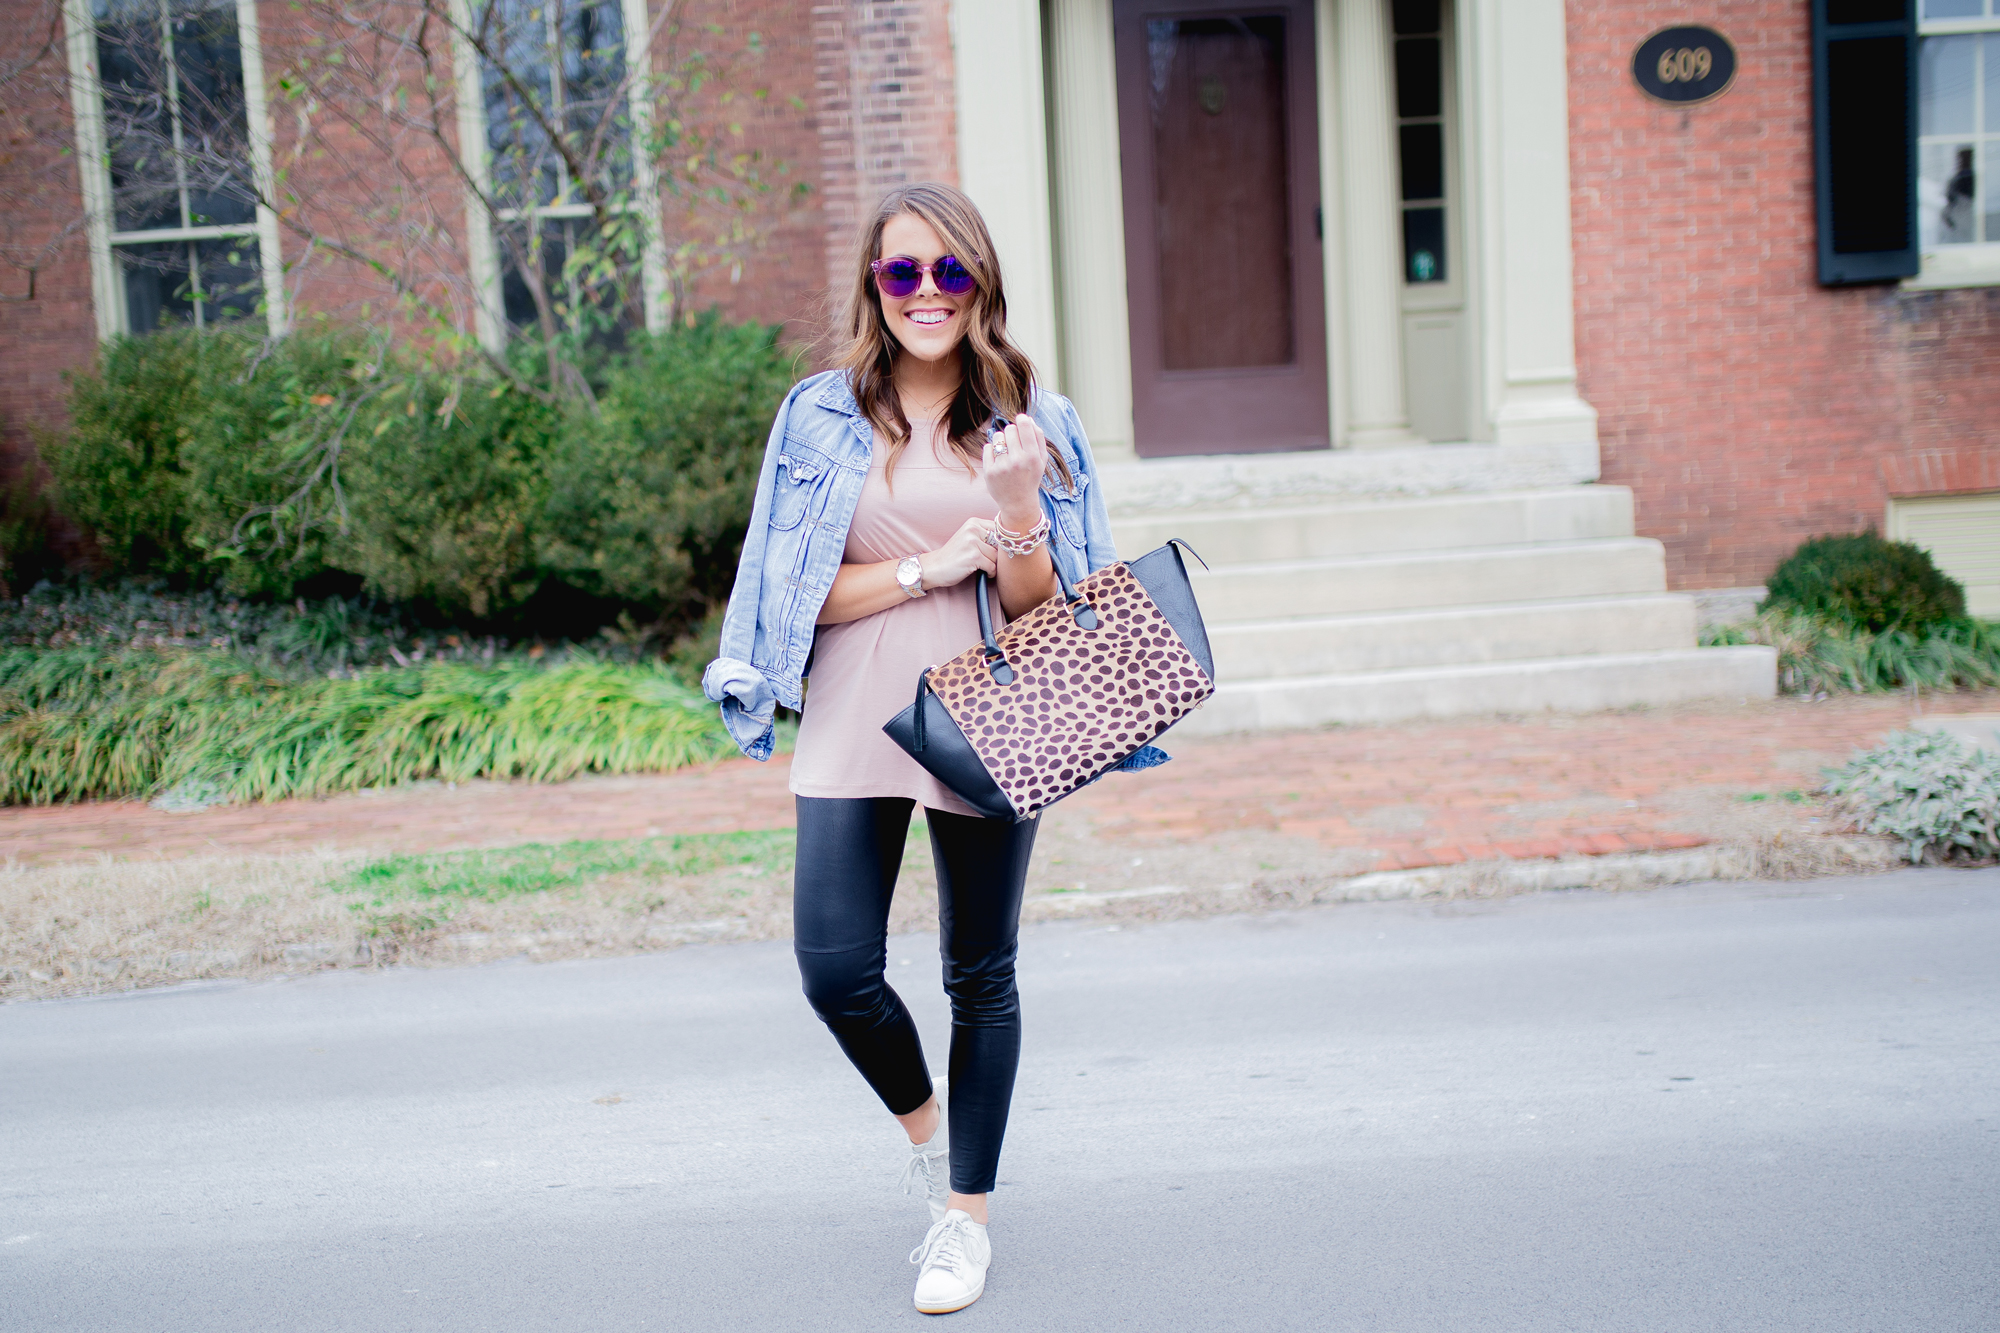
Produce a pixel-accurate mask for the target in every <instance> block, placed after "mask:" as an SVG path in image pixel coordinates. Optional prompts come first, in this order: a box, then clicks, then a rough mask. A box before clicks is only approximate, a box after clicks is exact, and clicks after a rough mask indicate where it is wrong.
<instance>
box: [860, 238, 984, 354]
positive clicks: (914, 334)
mask: <svg viewBox="0 0 2000 1333" xmlns="http://www.w3.org/2000/svg"><path fill="white" fill-rule="evenodd" d="M947 253H949V251H948V250H947V249H946V248H945V243H944V238H943V237H941V236H939V235H938V234H937V231H936V229H934V228H933V227H932V226H931V224H930V223H928V222H926V221H924V220H923V219H922V218H920V217H918V216H916V215H915V214H914V213H898V214H896V215H895V216H894V217H892V218H890V219H889V220H888V221H887V222H886V223H884V224H883V226H882V250H881V253H880V254H878V255H876V256H875V257H876V258H877V259H893V258H895V257H896V256H898V255H907V256H909V257H910V258H911V259H914V260H916V261H917V262H918V263H919V264H934V263H936V262H937V261H938V260H939V259H942V258H943V257H944V256H945V255H946V254H947ZM978 294H979V292H978V289H977V288H974V289H973V290H972V291H969V292H967V293H966V294H965V295H964V296H947V295H945V294H944V293H943V292H941V291H939V290H938V288H937V280H936V279H935V278H934V277H932V276H931V275H930V274H928V273H926V274H925V275H924V284H923V286H921V287H919V288H917V290H916V291H915V292H914V293H913V294H912V295H909V296H906V297H903V298H902V299H901V300H898V299H896V298H895V297H892V296H890V295H888V294H887V293H885V292H884V291H883V290H882V289H881V287H880V286H877V287H876V289H875V299H876V300H878V301H880V302H881V303H882V321H883V323H884V324H885V325H887V326H888V330H889V334H890V336H891V337H893V338H894V339H895V340H896V341H897V342H899V343H901V344H902V346H903V350H904V351H905V352H908V353H909V354H910V355H911V356H913V357H916V358H917V359H918V360H919V361H941V360H943V359H944V358H945V357H946V356H948V355H949V354H950V353H951V352H952V351H953V350H954V349H955V348H957V346H958V342H959V339H961V338H963V337H964V336H965V324H966V321H967V320H968V319H970V318H971V312H972V303H973V301H974V300H975V299H976V298H977V297H978Z"/></svg>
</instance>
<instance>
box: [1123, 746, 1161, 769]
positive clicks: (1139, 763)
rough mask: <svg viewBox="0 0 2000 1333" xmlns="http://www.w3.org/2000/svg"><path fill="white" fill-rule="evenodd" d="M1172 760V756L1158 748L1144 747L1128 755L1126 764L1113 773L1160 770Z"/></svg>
mask: <svg viewBox="0 0 2000 1333" xmlns="http://www.w3.org/2000/svg"><path fill="white" fill-rule="evenodd" d="M1172 759H1173V756H1172V755H1170V754H1168V753H1167V752H1166V751H1165V750H1162V749H1160V748H1159V747H1158V746H1155V745H1142V746H1140V747H1139V748H1138V749H1136V750H1134V751H1132V753H1131V754H1129V755H1127V756H1126V757H1125V760H1124V762H1123V763H1120V764H1118V765H1117V766H1116V767H1114V768H1113V769H1112V770H1111V771H1112V772H1113V773H1139V772H1143V771H1144V770H1146V769H1149V768H1158V767H1159V766H1160V765H1161V764H1164V763H1167V762H1169V761H1170V760H1172Z"/></svg>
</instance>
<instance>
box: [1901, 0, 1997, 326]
mask: <svg viewBox="0 0 2000 1333" xmlns="http://www.w3.org/2000/svg"><path fill="white" fill-rule="evenodd" d="M1917 5H1918V10H1917V12H1918V15H1919V17H1918V21H1917V42H1918V48H1917V49H1918V52H1919V56H1918V58H1919V60H1921V59H1922V55H1921V52H1922V50H1923V47H1922V43H1923V41H1924V39H1925V38H1929V37H1956V36H1970V35H1973V34H1978V33H1992V34H1993V35H1994V36H1996V37H2000V3H1992V2H1991V0H1989V3H1988V4H1987V6H1986V7H1987V8H1988V9H1990V10H1993V11H1994V12H1993V13H1992V14H1990V15H1988V16H1987V17H1984V18H1960V19H1926V18H1923V17H1922V13H1923V8H1922V6H1923V0H1917ZM1982 95H1983V90H1981V89H1979V88H1977V87H1975V91H1974V97H1975V99H1977V98H1979V97H1980V96H1982ZM1974 104H1975V106H1977V101H1976V100H1975V103H1974ZM1981 123H1983V118H1981V119H1979V120H1976V121H1975V127H1974V130H1973V137H1974V138H1975V140H1981V141H1983V140H1985V139H1988V138H1990V137H1992V132H1990V131H1987V130H1984V129H1980V128H1978V125H1979V124H1981ZM1917 128H1918V131H1919V133H1918V135H1917V138H1916V141H1915V142H1916V151H1917V154H1918V158H1919V160H1920V161H1921V159H1922V154H1923V151H1924V144H1925V142H1926V140H1937V141H1942V140H1945V139H1952V140H1962V139H1964V138H1965V136H1964V135H1957V134H1952V135H1925V134H1923V133H1922V132H1921V131H1922V125H1921V124H1919V126H1918V127H1917ZM1977 170H1978V171H1979V172H1980V174H1981V175H1982V176H1984V175H1985V174H1986V170H1987V162H1986V154H1985V153H1984V151H1983V150H1982V153H1981V157H1980V160H1979V162H1978V166H1977ZM1986 188H1987V189H1988V190H1989V191H1991V190H1996V189H2000V181H1990V182H1987V186H1986ZM1902 286H1903V289H1904V290H1905V291H1938V290H1943V289H1946V288H1951V287H1992V286H2000V240H1989V241H1978V242H1972V243H1968V244H1963V245H1938V246H1930V247H1927V248H1926V249H1925V250H1924V251H1923V269H1922V271H1921V272H1919V273H1918V274H1917V276H1915V277H1914V278H1905V279H1904V280H1903V283H1902Z"/></svg>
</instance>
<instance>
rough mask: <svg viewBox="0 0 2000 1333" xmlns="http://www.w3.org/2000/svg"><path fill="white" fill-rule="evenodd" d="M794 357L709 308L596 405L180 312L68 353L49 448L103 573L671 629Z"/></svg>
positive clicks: (734, 535) (627, 359)
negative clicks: (93, 352) (58, 427)
mask: <svg viewBox="0 0 2000 1333" xmlns="http://www.w3.org/2000/svg"><path fill="white" fill-rule="evenodd" d="M524 354H525V353H524ZM792 381H793V368H792V362H791V358H790V357H788V356H787V355H786V354H785V353H784V352H783V351H782V350H781V349H780V348H779V347H778V346H777V344H776V331H775V330H774V329H771V328H767V327H764V326H760V325H731V324H726V323H724V322H723V321H721V320H720V319H719V318H717V317H715V316H714V315H712V314H711V315H709V316H706V317H704V318H702V319H700V320H697V321H696V322H695V323H694V324H693V325H691V326H685V327H676V328H674V329H672V330H669V331H668V332H666V333H663V334H660V335H657V336H652V337H647V336H645V335H640V336H639V337H637V338H636V339H634V341H633V342H632V344H631V345H630V346H629V348H628V350H627V351H626V352H625V353H624V354H623V355H622V356H620V357H619V358H618V359H617V360H615V361H614V362H612V363H611V364H610V365H608V366H606V367H605V368H604V370H603V374H602V375H601V376H600V377H599V383H600V385H601V393H600V394H599V406H597V407H593V406H592V405H590V404H586V403H582V402H577V401H561V402H556V401H550V400H547V399H545V398H542V397H538V396H536V395H535V394H533V393H530V392H526V391H523V390H522V389H521V388H520V387H519V386H517V385H514V384H512V383H510V382H509V381H507V380H506V379H504V378H503V377H501V376H499V375H498V374H495V373H493V372H491V371H489V370H487V369H485V368H481V367H474V368H469V369H468V368H462V367H461V368H453V367H448V366H443V365H440V364H435V363H432V362H430V361H427V360H424V359H422V358H419V357H417V356H416V355H415V354H413V353H409V352H395V351H392V350H388V349H384V348H383V347H381V346H380V345H378V344H377V343H375V342H372V341H370V340H368V339H366V338H364V337H362V336H361V335H360V334H358V333H355V332H351V331H341V330H338V329H333V330H322V331H318V332H303V333H294V334H292V335H290V336H288V337H286V338H283V339H278V340H275V341H273V340H267V339H263V338H260V337H257V336H256V335H254V334H253V333H251V332H249V331H247V330H246V329H245V328H243V327H242V326H235V325H224V326H221V327H217V328H211V329H207V330H197V329H192V328H180V329H168V330H163V331H161V332H159V333H156V334H151V335H148V336H146V337H144V338H126V339H119V340H116V341H114V342H112V343H110V344H108V345H107V346H106V347H105V349H104V351H103V353H102V355H101V357H100V360H99V363H98V365H97V366H96V367H95V368H94V369H93V370H91V371H89V372H86V373H81V374H78V375H76V376H74V377H73V379H72V381H71V394H70V407H71V417H72V426H71V428H70V429H69V430H68V431H66V432H64V433H62V434H60V435H53V436H50V437H48V438H47V439H46V440H45V441H44V443H43V446H42V452H43V456H44V459H45V461H46V462H47V464H48V466H49V468H50V471H51V473H52V474H53V476H54V478H55V483H56V493H57V495H58V497H59V502H60V504H61V505H62V506H63V508H64V509H65V511H66V512H67V513H69V515H70V516H71V517H72V518H74V519H75V520H77V521H78V522H79V523H81V524H82V525H84V526H85V527H87V528H89V529H90V531H91V532H92V533H93V534H95V535H96V537H97V539H98V542H99V547H100V550H101V551H102V552H103V555H104V557H105V560H106V562H107V563H108V564H109V565H110V566H111V572H113V573H115V574H121V575H139V576H159V577H164V578H166V579H168V580H170V581H172V582H173V583H175V584H176V585H179V586H187V585H189V584H202V583H212V584H215V585H217V586H220V587H222V588H224V589H226V590H227V591H230V592H233V593H237V594H241V595H246V596H252V597H259V598H279V599H290V598H293V597H295V596H297V595H299V594H300V593H301V592H304V593H307V594H308V595H314V594H318V593H324V592H328V591H341V590H355V589H366V590H367V591H369V592H371V593H373V594H375V595H377V596H380V597H385V598H389V599H392V600H395V601H398V602H406V603H412V604H414V605H416V606H418V607H421V608H424V609H425V610H427V611H428V612H429V613H430V614H432V615H434V616H442V617H445V618H454V617H470V618H471V619H473V620H475V621H485V622H491V623H493V624H496V625H512V626H516V627H519V626H522V625H524V624H526V625H529V626H533V625H534V624H535V622H536V621H537V620H538V619H548V618H553V619H554V620H555V621H558V622H560V624H559V627H558V632H560V633H572V634H573V633H587V632H588V631H589V630H590V629H594V628H595V627H596V626H597V625H600V624H607V623H610V622H612V621H614V620H616V619H617V617H618V614H619V612H620V611H621V610H624V611H630V612H635V613H637V614H639V615H641V616H643V617H645V618H647V619H649V620H656V621H657V620H661V619H664V620H665V621H666V622H667V624H668V625H669V626H670V627H671V628H673V629H676V630H677V629H679V628H680V627H682V626H684V625H686V624H690V623H692V622H695V621H698V620H699V619H700V618H701V615H702V614H703V612H704V611H705V610H706V609H707V608H708V606H709V605H710V604H711V603H713V602H715V601H717V600H719V599H720V598H721V597H722V596H723V595H724V594H725V593H726V591H727V588H728V585H729V581H730V577H731V576H732V574H733V573H734V564H735V559H736V553H737V551H738V550H739V549H740V547H741V543H742V538H743V529H744V527H745V525H746V524H747V522H748V520H749V514H750V503H751V498H752V493H753V491H754V489H755V486H756V478H757V470H758V463H759V461H760V460H761V458H762V451H763V442H764V439H765V435H766V432H767V431H768V429H769V426H770V418H771V414H772V412H773V410H774V409H775V408H776V406H777V403H778V401H779V399H780V398H782V396H783V395H784V393H785V391H786V389H787V388H789V386H790V385H791V383H792ZM583 622H588V623H583Z"/></svg>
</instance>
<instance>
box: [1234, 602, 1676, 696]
mask: <svg viewBox="0 0 2000 1333" xmlns="http://www.w3.org/2000/svg"><path fill="white" fill-rule="evenodd" d="M1694 638H1695V603H1694V598H1692V597H1688V596H1685V595H1680V594H1674V593H1664V594H1659V595H1654V596H1640V597H1588V598H1575V599H1571V600H1565V601H1548V602H1510V603H1502V604H1499V605H1494V606H1447V607H1437V608H1433V609H1428V610H1422V611H1386V612H1366V613H1363V614H1359V615H1345V616H1307V617H1302V618H1299V619H1294V620H1260V621H1250V622H1245V623H1242V624H1217V625H1214V626H1212V627H1211V628H1210V630H1209V642H1210V644H1211V645H1212V646H1213V648H1214V650H1215V670H1216V676H1217V678H1218V679H1219V680H1222V681H1225V682H1235V681H1248V680H1269V679H1272V678H1275V677H1281V676H1317V675H1325V674H1327V673H1330V672H1352V671H1390V670H1397V669H1401V668H1407V667H1432V666H1455V665H1460V664H1465V663H1473V662H1507V661H1515V660H1519V659H1524V658H1552V657H1560V656H1571V657H1576V656H1587V655H1594V654H1601V653H1636V652H1653V651H1663V650H1667V649H1674V648H1690V647H1692V646H1693V645H1694Z"/></svg>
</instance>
